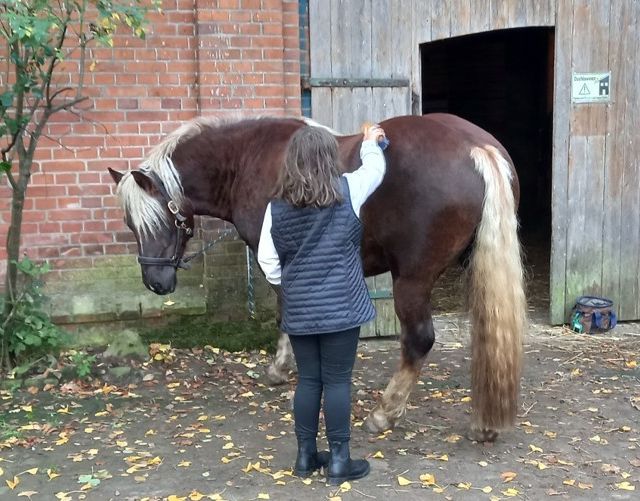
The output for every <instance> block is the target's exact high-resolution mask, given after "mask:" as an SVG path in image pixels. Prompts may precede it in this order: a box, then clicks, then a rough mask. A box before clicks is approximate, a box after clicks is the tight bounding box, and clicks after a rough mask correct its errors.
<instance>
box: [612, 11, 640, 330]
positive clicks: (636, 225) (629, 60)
mask: <svg viewBox="0 0 640 501" xmlns="http://www.w3.org/2000/svg"><path fill="white" fill-rule="evenodd" d="M625 5H626V7H627V8H628V9H629V15H628V18H629V24H628V25H627V26H626V27H625V31H626V33H625V34H624V35H623V36H624V39H623V40H621V42H623V43H625V45H626V46H628V51H625V53H624V56H623V57H624V60H623V61H621V64H624V65H627V67H628V71H630V72H631V74H629V75H628V79H627V80H626V82H625V84H624V89H623V91H622V92H624V95H623V94H622V92H621V93H620V95H619V96H614V98H615V99H616V100H618V99H625V101H626V103H627V110H626V113H625V117H624V133H623V134H622V137H621V138H620V141H621V142H622V144H623V145H624V146H623V148H624V172H623V180H622V197H621V202H622V215H621V218H622V222H621V237H620V270H621V274H620V316H621V318H622V319H627V320H631V319H638V318H640V277H639V275H640V141H639V140H638V130H640V118H639V117H638V111H637V103H638V102H640V75H639V72H638V62H637V61H638V57H639V55H640V40H639V38H640V33H639V30H638V23H640V3H639V2H625Z"/></svg>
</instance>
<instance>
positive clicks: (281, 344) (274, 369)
mask: <svg viewBox="0 0 640 501" xmlns="http://www.w3.org/2000/svg"><path fill="white" fill-rule="evenodd" d="M292 366H293V367H295V361H294V359H293V349H292V348H291V342H290V341H289V336H288V335H287V334H285V333H284V332H280V338H279V339H278V350H277V351H276V356H275V357H274V358H273V362H271V365H269V367H268V368H267V378H268V379H269V382H270V383H271V384H272V385H278V384H283V383H286V382H287V380H288V379H289V368H290V367H292Z"/></svg>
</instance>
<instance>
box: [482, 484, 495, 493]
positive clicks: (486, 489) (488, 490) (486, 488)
mask: <svg viewBox="0 0 640 501" xmlns="http://www.w3.org/2000/svg"><path fill="white" fill-rule="evenodd" d="M480 490H481V491H482V492H484V493H485V494H489V493H490V492H491V491H492V490H493V489H492V488H491V487H489V486H488V485H487V486H486V487H483V488H482V489H480Z"/></svg>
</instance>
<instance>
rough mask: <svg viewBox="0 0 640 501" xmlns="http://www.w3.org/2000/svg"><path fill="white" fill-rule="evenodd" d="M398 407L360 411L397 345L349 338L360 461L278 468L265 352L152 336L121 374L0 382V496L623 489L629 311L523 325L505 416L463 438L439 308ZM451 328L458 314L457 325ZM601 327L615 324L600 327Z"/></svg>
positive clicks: (289, 449)
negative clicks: (595, 319) (594, 322)
mask: <svg viewBox="0 0 640 501" xmlns="http://www.w3.org/2000/svg"><path fill="white" fill-rule="evenodd" d="M437 323H438V330H439V337H438V343H437V344H436V346H435V347H434V350H433V352H432V353H431V355H430V356H429V359H428V361H427V364H426V366H425V369H424V371H423V374H422V376H421V378H420V382H419V385H418V387H417V388H416V391H415V392H414V393H413V395H412V397H411V401H410V406H409V409H408V412H407V415H406V418H405V419H404V420H403V421H402V422H401V423H400V424H399V426H398V427H397V428H396V429H395V430H394V431H393V432H389V433H385V434H382V435H378V436H376V435H370V434H369V433H368V432H367V431H366V430H365V429H364V428H363V426H362V420H363V418H364V417H365V416H366V413H367V412H368V410H369V409H371V408H372V407H373V405H374V402H375V400H376V399H377V397H378V395H379V392H380V390H382V389H383V387H384V384H386V382H387V381H388V378H389V377H390V375H391V374H392V372H393V369H394V368H395V366H396V363H397V360H398V348H397V343H396V342H391V341H377V342H376V341H370V342H367V343H363V344H362V346H361V349H360V352H359V356H358V360H357V363H356V371H355V386H354V392H353V399H354V409H353V410H354V420H353V439H352V453H353V455H354V456H367V457H368V458H369V460H370V462H371V464H372V472H371V474H370V476H369V477H367V478H365V479H362V480H359V481H354V482H352V483H347V484H343V485H342V486H340V487H329V486H327V485H326V484H325V482H324V479H323V477H322V476H319V475H318V476H315V477H313V478H311V479H308V480H301V479H298V478H295V477H293V476H292V475H291V470H290V468H291V466H292V463H293V461H294V459H295V438H294V435H293V421H292V413H291V409H290V392H291V390H292V389H293V385H294V381H295V375H293V374H292V375H291V379H290V383H289V385H288V386H281V387H269V386H267V385H266V384H265V380H264V377H263V376H262V374H263V371H264V368H265V367H266V365H267V363H268V361H269V358H268V356H267V355H266V353H252V354H247V353H228V352H224V351H221V350H218V349H216V348H211V347H208V348H206V349H203V350H189V351H187V350H166V351H164V352H160V353H159V356H158V357H156V358H160V360H155V361H152V362H149V363H147V364H145V365H143V366H142V367H141V369H142V375H143V378H142V379H140V380H136V382H134V383H130V384H128V385H124V386H114V385H111V384H106V383H104V382H100V381H95V382H92V383H80V382H72V383H67V384H66V385H64V386H61V387H60V386H56V387H48V388H45V390H43V391H38V390H36V389H35V388H31V389H24V390H20V391H18V392H14V393H9V392H6V391H5V392H3V393H2V394H0V412H1V416H2V417H1V418H0V483H1V486H0V498H1V499H3V500H4V499H7V500H9V499H33V500H39V499H43V500H55V499H59V500H77V499H88V500H93V499H96V500H103V499H104V500H107V499H122V500H130V499H136V500H141V499H150V500H156V499H170V500H176V499H191V500H198V499H214V500H215V499H226V500H253V499H272V500H288V499H292V500H293V499H295V500H305V499H308V500H317V499H333V500H334V501H336V500H338V499H342V500H367V499H379V500H385V499H440V498H442V499H456V500H457V499H470V500H471V499H473V500H475V499H507V498H513V499H532V500H539V499H546V498H558V499H637V497H638V493H639V492H640V443H639V442H640V424H639V418H640V384H639V379H638V378H639V377H640V369H638V368H637V362H638V358H640V355H638V353H639V351H638V348H639V347H640V336H639V335H640V327H639V326H638V325H631V324H627V325H623V326H621V327H619V328H618V329H617V330H616V331H615V332H614V333H609V334H600V335H597V336H584V335H574V334H571V333H568V332H567V331H564V330H562V329H548V328H543V327H539V326H538V327H536V326H533V327H532V329H531V332H530V333H529V335H528V337H527V341H526V349H525V352H526V366H525V373H524V375H523V379H522V383H523V391H522V402H521V406H520V413H519V417H518V421H517V426H516V427H515V429H513V430H511V431H509V432H507V433H504V434H503V435H501V436H500V438H499V440H498V442H497V443H495V444H493V445H490V446H485V445H480V444H477V443H474V442H471V441H469V440H468V439H467V438H465V434H466V432H467V429H468V423H469V406H470V403H469V401H470V396H469V359H468V355H469V349H468V347H467V339H466V336H463V335H461V334H460V332H459V329H458V322H457V321H456V320H455V319H454V317H447V316H442V317H440V318H439V319H438V322H437ZM462 331H463V332H464V331H465V329H464V328H463V329H462ZM614 334H615V337H614Z"/></svg>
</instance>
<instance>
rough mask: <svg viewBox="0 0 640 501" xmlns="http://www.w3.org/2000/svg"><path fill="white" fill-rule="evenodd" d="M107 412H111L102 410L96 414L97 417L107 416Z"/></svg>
mask: <svg viewBox="0 0 640 501" xmlns="http://www.w3.org/2000/svg"><path fill="white" fill-rule="evenodd" d="M107 414H109V413H108V412H107V411H100V412H96V413H95V414H94V416H95V417H102V416H106V415H107Z"/></svg>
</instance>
